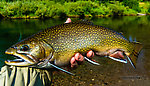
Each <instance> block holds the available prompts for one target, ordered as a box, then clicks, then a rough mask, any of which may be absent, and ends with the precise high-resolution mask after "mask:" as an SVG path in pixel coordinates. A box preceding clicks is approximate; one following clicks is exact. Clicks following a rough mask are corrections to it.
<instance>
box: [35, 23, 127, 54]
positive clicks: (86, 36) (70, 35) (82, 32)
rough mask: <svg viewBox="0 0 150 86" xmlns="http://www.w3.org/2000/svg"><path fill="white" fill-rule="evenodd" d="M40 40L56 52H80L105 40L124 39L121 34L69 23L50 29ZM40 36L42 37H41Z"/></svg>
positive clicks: (102, 28) (94, 26)
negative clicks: (79, 50)
mask: <svg viewBox="0 0 150 86" xmlns="http://www.w3.org/2000/svg"><path fill="white" fill-rule="evenodd" d="M36 36H38V38H40V40H41V39H42V40H45V41H46V42H47V43H49V44H50V45H51V46H52V47H53V48H54V50H55V52H59V51H63V50H75V49H76V50H78V49H81V48H87V49H88V48H89V49H90V48H91V46H92V47H93V48H94V47H97V46H96V45H100V43H101V41H102V40H104V39H106V40H107V39H112V38H117V39H123V40H126V39H125V38H124V37H123V36H122V35H121V34H119V33H117V32H115V31H113V30H110V29H107V28H104V27H101V26H96V25H91V24H84V23H68V24H60V25H57V26H53V27H50V28H48V29H45V30H44V31H42V32H40V33H39V34H37V35H36ZM39 36H40V37H39Z"/></svg>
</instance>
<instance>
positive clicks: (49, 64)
mask: <svg viewBox="0 0 150 86" xmlns="http://www.w3.org/2000/svg"><path fill="white" fill-rule="evenodd" d="M47 65H48V66H52V67H54V68H56V69H58V70H61V71H63V72H65V73H68V74H70V75H73V76H74V75H75V74H73V73H71V72H69V71H66V70H64V69H62V68H60V67H58V66H56V65H54V64H51V63H50V62H48V64H47Z"/></svg>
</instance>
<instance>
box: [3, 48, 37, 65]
mask: <svg viewBox="0 0 150 86" xmlns="http://www.w3.org/2000/svg"><path fill="white" fill-rule="evenodd" d="M5 54H8V55H12V56H14V57H16V59H14V60H6V61H5V63H6V64H7V65H14V66H29V65H33V64H36V63H37V62H36V61H35V60H34V59H33V57H32V56H31V55H28V54H22V53H17V50H15V49H14V48H9V49H7V50H6V51H5Z"/></svg>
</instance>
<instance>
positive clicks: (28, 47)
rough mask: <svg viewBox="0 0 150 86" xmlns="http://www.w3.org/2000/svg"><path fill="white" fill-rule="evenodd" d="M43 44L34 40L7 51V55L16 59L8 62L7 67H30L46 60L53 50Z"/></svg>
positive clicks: (20, 43)
mask: <svg viewBox="0 0 150 86" xmlns="http://www.w3.org/2000/svg"><path fill="white" fill-rule="evenodd" d="M48 48H49V46H48V45H47V44H44V43H43V42H39V41H34V40H31V41H29V40H25V41H21V42H19V43H17V44H15V45H13V46H11V47H10V48H8V49H7V50H6V51H5V54H9V55H12V56H14V57H16V59H14V60H6V61H5V63H6V64H7V65H14V66H29V65H33V64H37V63H38V62H40V61H42V60H44V59H46V56H48V54H49V53H50V52H51V50H52V48H51V47H50V48H49V49H48Z"/></svg>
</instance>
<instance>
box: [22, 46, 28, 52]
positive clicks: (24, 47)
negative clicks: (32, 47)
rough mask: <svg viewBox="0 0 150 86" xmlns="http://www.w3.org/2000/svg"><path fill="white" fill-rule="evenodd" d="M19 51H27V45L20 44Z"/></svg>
mask: <svg viewBox="0 0 150 86" xmlns="http://www.w3.org/2000/svg"><path fill="white" fill-rule="evenodd" d="M20 50H21V51H28V50H29V46H28V45H23V46H21V49H20Z"/></svg>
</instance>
